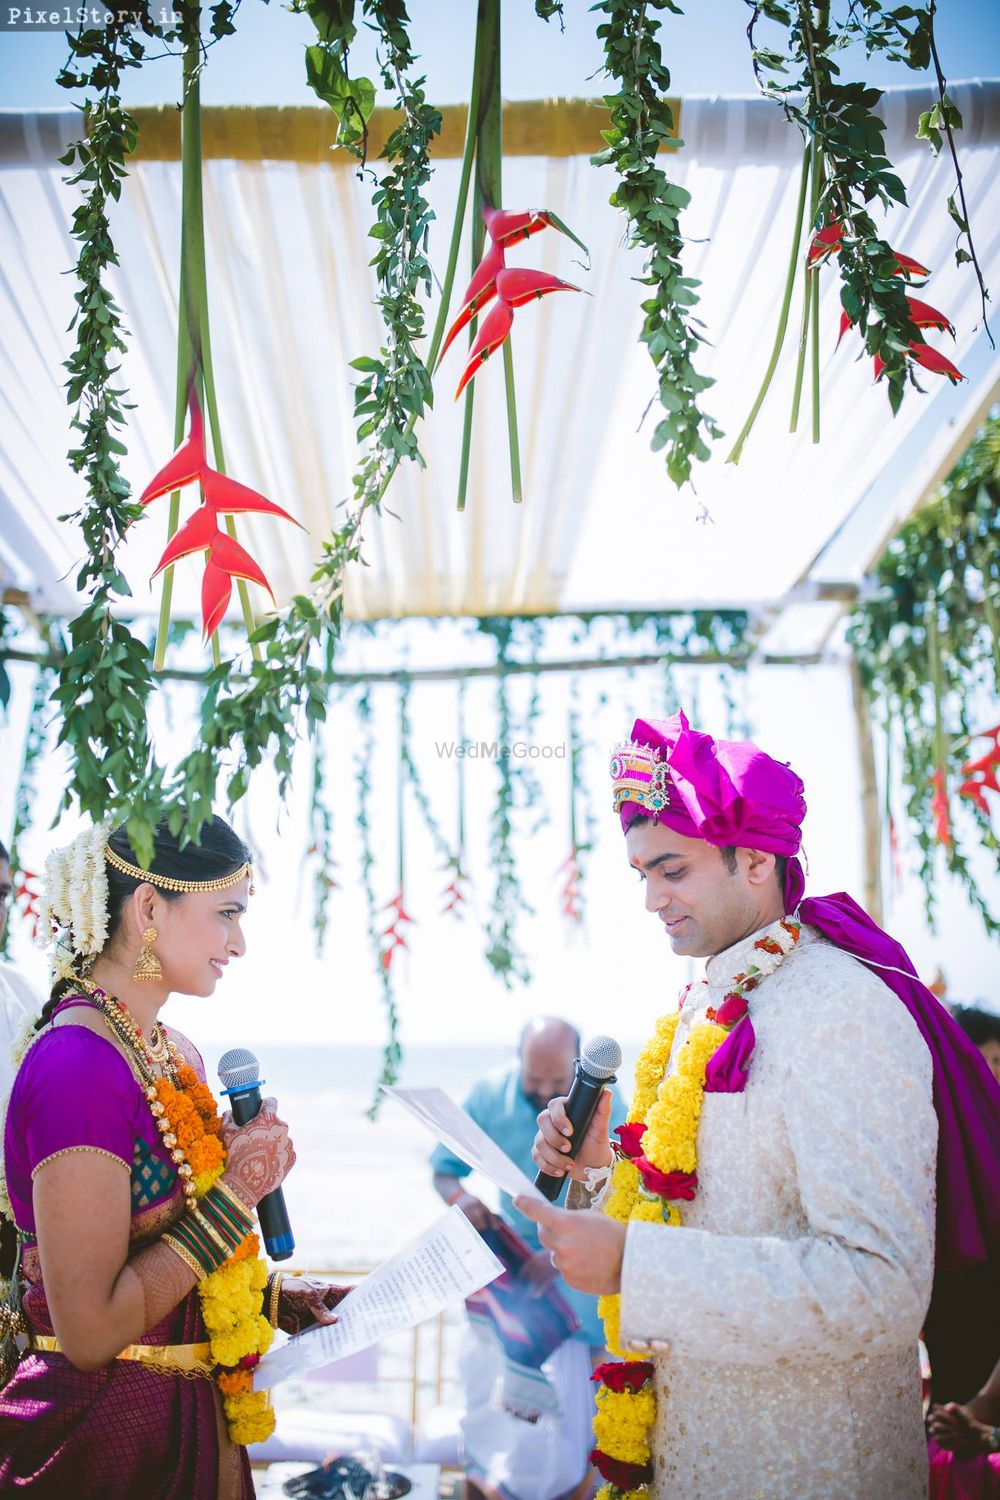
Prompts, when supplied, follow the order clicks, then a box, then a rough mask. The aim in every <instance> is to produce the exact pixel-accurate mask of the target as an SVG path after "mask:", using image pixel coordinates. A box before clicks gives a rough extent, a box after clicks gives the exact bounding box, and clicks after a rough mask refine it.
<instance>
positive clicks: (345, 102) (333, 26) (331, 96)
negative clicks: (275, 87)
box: [289, 0, 375, 165]
mask: <svg viewBox="0 0 1000 1500" xmlns="http://www.w3.org/2000/svg"><path fill="white" fill-rule="evenodd" d="M356 8H357V7H356V4H355V0H293V3H292V4H291V5H290V6H289V9H290V10H292V11H296V12H300V13H301V12H303V11H304V12H305V13H306V14H307V15H308V16H309V17H310V18H311V19H312V21H313V23H314V25H315V27H316V31H317V34H318V40H317V41H316V42H315V43H314V45H313V46H312V47H307V48H306V80H307V82H308V84H309V87H310V88H311V89H312V91H313V93H314V94H315V95H316V97H317V98H318V99H321V100H322V101H323V103H324V104H328V105H329V106H330V108H331V109H332V110H333V112H334V114H335V115H336V117H337V121H338V129H337V145H338V146H343V147H344V148H345V150H347V151H350V153H351V154H352V156H356V157H357V158H358V160H359V161H360V162H361V163H362V165H364V163H365V161H366V159H367V156H368V121H369V119H370V118H371V113H372V110H373V109H374V108H375V85H374V84H373V83H372V81H371V79H370V78H351V77H350V75H349V74H348V71H347V60H348V54H349V52H350V49H351V44H352V43H353V41H354V38H355V37H356V36H357V34H358V33H357V27H356V26H355V24H354V14H355V10H356Z"/></svg>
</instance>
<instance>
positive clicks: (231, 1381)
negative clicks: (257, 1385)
mask: <svg viewBox="0 0 1000 1500" xmlns="http://www.w3.org/2000/svg"><path fill="white" fill-rule="evenodd" d="M218 1384H219V1390H220V1391H221V1392H222V1394H223V1395H224V1396H241V1395H242V1394H243V1392H244V1391H252V1390H253V1375H252V1374H251V1372H250V1371H249V1370H234V1371H233V1372H232V1374H231V1375H230V1374H220V1375H219V1376H218Z"/></svg>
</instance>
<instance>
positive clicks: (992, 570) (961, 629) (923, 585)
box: [848, 414, 1000, 932]
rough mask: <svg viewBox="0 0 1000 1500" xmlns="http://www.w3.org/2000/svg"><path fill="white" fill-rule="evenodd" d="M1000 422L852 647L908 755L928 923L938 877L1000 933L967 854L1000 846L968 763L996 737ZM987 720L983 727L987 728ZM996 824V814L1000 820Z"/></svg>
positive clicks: (891, 561) (899, 561)
mask: <svg viewBox="0 0 1000 1500" xmlns="http://www.w3.org/2000/svg"><path fill="white" fill-rule="evenodd" d="M998 517H1000V414H994V415H993V416H991V417H990V419H989V420H988V421H987V423H986V425H985V426H984V428H983V430H982V431H981V432H980V434H979V435H978V437H977V438H976V440H975V441H974V442H973V443H972V445H971V446H970V447H969V449H968V451H967V452H966V453H965V455H964V456H963V457H962V459H961V460H960V461H959V463H958V464H957V465H956V467H955V468H954V470H953V471H952V473H951V474H950V476H949V477H948V479H947V480H946V482H945V484H944V485H943V486H942V489H941V491H940V494H939V495H938V496H937V498H936V499H935V500H934V501H933V502H932V503H931V504H929V505H927V506H926V507H924V509H922V510H921V511H920V512H919V513H918V514H917V515H916V516H915V517H914V518H913V519H912V520H911V521H909V522H908V523H907V524H906V525H905V526H904V527H903V528H902V530H901V531H900V532H899V533H898V534H897V535H896V537H894V539H893V540H892V542H891V543H890V544H889V547H888V549H887V551H886V553H885V555H884V557H883V558H882V560H881V562H880V563H879V565H878V569H877V574H876V576H877V579H878V584H879V589H878V593H877V594H876V595H875V596H874V597H873V598H871V599H869V600H866V601H865V602H864V603H862V604H859V605H858V607H857V608H856V609H855V611H854V613H853V616H852V621H851V626H850V630H849V635H848V639H849V641H850V644H851V647H852V650H853V652H854V655H855V658H856V660H857V663H858V667H859V669H860V672H861V676H862V680H863V682H864V685H865V687H866V689H867V691H868V693H869V694H870V696H871V698H872V702H873V704H874V707H875V710H876V712H877V713H878V715H879V716H880V718H881V722H882V726H883V729H884V731H885V733H886V735H887V737H888V736H890V735H891V734H892V731H893V727H895V729H896V734H895V738H894V740H893V741H892V743H891V744H890V745H889V746H888V753H889V754H891V755H893V758H894V752H895V751H896V750H897V749H898V751H899V752H900V756H901V774H902V779H903V784H904V789H905V797H906V810H907V814H908V817H909V821H910V826H911V830H912V833H913V837H914V839H915V842H916V845H917V848H918V850H919V854H920V872H919V873H920V878H921V881H922V883H923V887H924V894H925V903H926V908H927V914H928V918H929V919H931V920H932V919H933V913H934V906H935V868H936V865H937V861H938V858H939V857H943V861H944V864H945V866H946V868H947V869H948V870H949V871H950V872H951V873H952V874H953V875H955V876H956V877H957V878H958V879H959V880H960V881H961V883H962V884H963V886H964V887H965V890H966V892H967V894H968V897H969V900H970V901H971V902H972V903H973V905H974V906H975V907H976V908H977V910H978V911H979V913H980V915H981V916H982V919H983V922H984V924H985V926H986V928H987V930H988V931H990V932H998V931H1000V921H998V920H997V919H996V918H995V917H994V916H993V914H992V913H991V912H990V910H989V908H988V906H987V904H986V902H985V901H984V899H983V896H982V893H981V891H980V889H979V886H978V883H977V881H976V879H975V877H974V875H973V873H972V872H971V871H970V869H969V863H968V856H967V853H966V849H965V847H964V846H963V841H964V842H965V843H966V844H967V842H968V837H969V834H970V833H974V835H975V840H976V842H977V843H980V844H982V845H983V846H984V847H986V848H988V849H990V850H991V851H994V852H996V851H998V850H1000V841H998V840H997V837H996V834H995V833H994V831H993V827H992V824H991V820H990V811H989V802H988V800H987V799H985V798H984V799H983V800H984V801H985V803H986V808H987V810H985V811H984V809H983V807H982V806H980V805H978V803H977V801H976V800H974V799H973V798H972V797H971V796H970V794H969V778H968V775H967V772H968V763H969V762H970V761H972V760H974V759H975V758H977V756H979V755H981V754H982V752H983V749H984V746H983V745H982V743H981V742H979V740H978V737H979V736H980V735H982V734H983V732H984V731H987V730H992V728H993V723H992V720H993V718H995V717H996V701H997V695H998V694H1000V623H998V616H1000V521H998ZM977 716H978V717H977ZM992 812H993V815H994V816H995V815H996V808H995V807H993V809H992Z"/></svg>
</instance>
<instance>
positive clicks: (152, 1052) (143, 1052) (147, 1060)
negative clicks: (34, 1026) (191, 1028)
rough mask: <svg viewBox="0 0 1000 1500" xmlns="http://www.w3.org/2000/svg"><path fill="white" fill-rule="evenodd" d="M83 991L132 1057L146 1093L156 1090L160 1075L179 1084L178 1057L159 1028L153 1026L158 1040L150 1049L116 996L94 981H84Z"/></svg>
mask: <svg viewBox="0 0 1000 1500" xmlns="http://www.w3.org/2000/svg"><path fill="white" fill-rule="evenodd" d="M79 984H80V988H81V989H82V990H83V992H84V993H85V994H86V995H89V996H90V998H91V1000H93V1001H94V1002H95V1004H96V1005H97V1008H98V1010H99V1011H100V1012H101V1015H102V1017H103V1019H104V1024H105V1026H107V1028H108V1030H109V1031H110V1032H111V1034H112V1036H114V1037H115V1038H117V1040H118V1041H119V1042H121V1044H122V1046H123V1047H124V1048H125V1050H126V1051H127V1052H129V1053H131V1056H132V1059H133V1061H134V1062H135V1065H136V1069H137V1071H138V1072H139V1073H140V1075H141V1077H142V1083H143V1086H144V1088H145V1089H147V1090H148V1089H149V1088H155V1085H156V1081H157V1077H158V1071H157V1070H159V1073H160V1074H162V1075H163V1076H164V1077H166V1078H168V1079H169V1080H170V1082H171V1083H173V1084H176V1082H177V1064H178V1061H179V1056H180V1055H179V1053H178V1051H177V1048H176V1047H175V1046H174V1044H173V1042H172V1041H171V1040H170V1039H169V1037H168V1036H167V1035H166V1033H165V1032H164V1031H163V1029H162V1027H160V1026H159V1024H156V1025H155V1026H154V1028H153V1029H154V1031H155V1033H156V1036H155V1039H154V1041H153V1043H152V1045H150V1043H149V1042H147V1041H146V1038H145V1037H144V1036H143V1034H142V1032H141V1031H140V1029H139V1027H138V1025H137V1023H136V1020H135V1017H134V1016H133V1015H132V1013H131V1011H130V1010H129V1009H128V1007H127V1006H125V1005H123V1004H122V1002H121V1000H119V999H117V998H116V997H115V996H114V995H109V994H108V992H107V991H106V990H102V989H101V987H100V985H97V984H94V983H93V981H92V980H89V979H81V980H80V981H79Z"/></svg>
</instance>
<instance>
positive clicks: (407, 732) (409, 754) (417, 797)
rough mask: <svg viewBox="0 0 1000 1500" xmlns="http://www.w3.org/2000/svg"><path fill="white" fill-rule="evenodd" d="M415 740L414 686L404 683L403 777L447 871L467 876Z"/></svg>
mask: <svg viewBox="0 0 1000 1500" xmlns="http://www.w3.org/2000/svg"><path fill="white" fill-rule="evenodd" d="M412 737H413V725H412V723H411V722H410V684H409V683H408V682H404V683H403V684H402V686H401V688H400V694H399V756H400V764H401V766H402V771H403V776H404V779H405V781H406V782H407V784H408V785H409V786H410V788H411V790H412V792H413V800H414V801H415V802H416V804H417V807H418V808H419V810H420V816H421V817H422V818H423V820H424V826H425V827H426V829H427V832H428V833H429V834H430V836H431V840H432V841H433V844H434V848H435V849H436V851H437V853H438V855H439V856H440V858H441V861H442V864H443V866H444V868H445V869H446V870H447V871H448V872H449V873H450V874H451V875H452V876H460V875H462V874H463V873H464V872H463V870H462V867H461V856H460V854H459V851H458V849H457V847H455V846H453V845H452V844H451V842H450V841H449V839H448V836H447V834H446V833H445V831H444V829H443V828H442V827H441V824H440V823H439V821H438V819H437V816H436V814H435V812H434V809H433V808H432V807H431V802H430V798H429V797H428V795H427V788H426V787H425V786H424V783H423V778H422V777H421V775H420V771H419V769H418V767H417V763H416V761H415V760H414V759H413V748H412V743H411V741H412Z"/></svg>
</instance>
